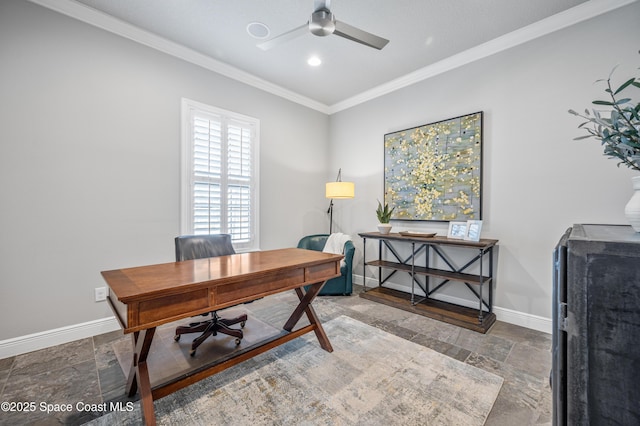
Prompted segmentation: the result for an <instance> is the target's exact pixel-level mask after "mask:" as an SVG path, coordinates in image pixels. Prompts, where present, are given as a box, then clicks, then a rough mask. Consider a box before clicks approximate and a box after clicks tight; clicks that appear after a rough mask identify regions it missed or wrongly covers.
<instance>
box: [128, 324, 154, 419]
mask: <svg viewBox="0 0 640 426" xmlns="http://www.w3.org/2000/svg"><path fill="white" fill-rule="evenodd" d="M155 332H156V328H155V327H152V328H149V329H147V330H142V331H136V332H135V333H133V364H132V365H131V370H130V371H129V378H128V380H127V394H128V396H129V397H132V396H134V395H135V394H136V391H138V390H140V408H141V411H142V419H143V420H144V422H145V424H146V425H149V426H152V425H155V424H156V416H155V413H154V411H153V396H152V395H151V382H150V380H149V370H148V368H147V355H149V348H151V342H152V341H153V335H154V334H155Z"/></svg>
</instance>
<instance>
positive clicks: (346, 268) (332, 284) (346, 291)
mask: <svg viewBox="0 0 640 426" xmlns="http://www.w3.org/2000/svg"><path fill="white" fill-rule="evenodd" d="M327 238H329V235H328V234H317V235H308V236H306V237H304V238H302V239H301V240H300V242H298V248H303V249H307V250H315V251H322V249H324V245H325V243H326V242H327ZM355 251H356V248H355V247H354V246H353V242H352V241H347V242H346V243H345V244H344V264H342V265H341V266H340V273H341V274H342V276H340V277H336V278H332V279H330V280H329V281H327V283H326V284H325V285H324V287H322V290H321V291H320V293H318V294H319V295H324V296H328V295H343V296H348V295H350V294H351V292H352V289H353V254H354V253H355Z"/></svg>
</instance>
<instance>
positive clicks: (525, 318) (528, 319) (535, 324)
mask: <svg viewBox="0 0 640 426" xmlns="http://www.w3.org/2000/svg"><path fill="white" fill-rule="evenodd" d="M353 282H354V283H355V284H359V285H362V282H363V281H362V275H355V274H354V276H353ZM377 286H378V280H377V279H373V278H367V287H371V288H373V287H377ZM385 287H388V288H392V289H395V290H399V291H405V292H406V291H410V290H407V287H405V286H402V285H399V284H395V283H385ZM416 294H418V292H416ZM434 299H436V300H440V301H442V302H447V303H453V304H456V305H460V306H465V307H467V308H475V309H477V308H478V302H477V301H476V302H473V301H470V300H466V299H461V298H458V297H454V296H448V295H446V294H442V295H438V296H437V297H434ZM493 313H495V314H496V319H497V320H499V321H503V322H506V323H509V324H514V325H519V326H521V327H526V328H530V329H532V330H537V331H541V332H543V333H548V334H551V333H552V330H553V326H552V323H551V318H544V317H540V316H537V315H532V314H527V313H524V312H518V311H514V310H511V309H506V308H501V307H499V306H495V305H494V306H493Z"/></svg>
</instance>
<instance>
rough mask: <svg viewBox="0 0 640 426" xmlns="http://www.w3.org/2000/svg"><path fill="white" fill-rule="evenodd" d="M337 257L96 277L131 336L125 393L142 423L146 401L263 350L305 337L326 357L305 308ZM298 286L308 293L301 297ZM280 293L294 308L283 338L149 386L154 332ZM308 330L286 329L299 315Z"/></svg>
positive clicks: (324, 341)
mask: <svg viewBox="0 0 640 426" xmlns="http://www.w3.org/2000/svg"><path fill="white" fill-rule="evenodd" d="M341 259H342V255H336V254H329V253H322V252H317V251H311V250H303V249H297V248H291V249H280V250H269V251H262V252H253V253H242V254H234V255H230V256H220V257H213V258H207V259H196V260H188V261H184V262H173V263H165V264H160V265H151V266H141V267H135V268H127V269H117V270H113V271H103V272H101V274H102V277H103V278H104V280H105V281H106V282H107V285H108V286H109V294H108V296H107V299H108V301H109V304H110V305H111V308H112V309H113V311H114V313H115V315H116V317H117V318H118V320H119V322H120V325H121V326H122V328H123V329H124V332H125V333H133V364H132V367H131V371H130V372H129V376H128V381H127V393H128V395H129V396H134V395H135V394H136V392H137V391H139V392H140V401H141V411H142V416H143V420H144V421H145V423H146V424H149V425H155V414H154V411H153V400H154V399H159V398H162V397H163V396H166V395H168V394H170V393H172V392H175V391H177V390H179V389H182V388H184V387H185V386H188V385H190V384H192V383H195V382H197V381H199V380H201V379H204V378H206V377H209V376H211V375H212V374H215V373H218V372H220V371H222V370H225V369H227V368H229V367H232V366H233V365H236V364H238V363H240V362H242V361H244V360H247V359H249V358H252V357H254V356H256V355H258V354H261V353H263V352H266V351H268V350H269V349H272V348H274V347H276V346H279V345H281V344H283V343H286V342H288V341H290V340H292V339H295V338H297V337H299V336H301V335H303V334H306V333H308V332H310V331H313V332H315V334H316V337H317V338H318V342H319V343H320V346H321V347H322V348H323V349H324V350H326V351H328V352H332V351H333V348H332V347H331V343H330V342H329V338H328V337H327V335H326V334H325V332H324V329H323V328H322V325H321V324H320V320H319V319H318V317H317V315H316V313H315V311H314V309H313V306H311V302H312V301H313V299H314V298H315V297H316V295H317V294H318V292H319V291H320V290H321V289H322V286H323V285H324V283H325V282H326V281H327V280H328V279H331V278H334V277H337V276H339V275H340V260H341ZM304 286H310V287H309V288H308V291H305V290H304V288H302V287H304ZM286 290H295V291H296V293H297V295H298V298H299V300H300V303H299V304H298V306H297V307H296V308H295V310H294V311H293V313H292V314H291V316H290V317H289V319H288V320H287V322H286V323H285V325H284V326H283V331H282V332H281V333H280V334H279V335H277V336H275V337H272V338H270V339H268V340H266V341H264V342H260V343H258V344H254V345H251V346H249V347H248V348H245V349H243V350H240V351H238V352H237V353H236V354H235V355H234V356H233V357H230V358H225V359H223V360H222V361H219V362H216V363H212V364H210V365H207V366H206V367H204V368H200V369H198V370H196V371H193V372H189V373H188V374H185V375H183V376H181V377H178V378H176V379H174V380H172V381H170V382H168V383H162V384H159V385H157V386H154V387H153V388H152V387H151V383H150V380H149V371H148V366H147V356H148V354H149V348H150V347H151V342H152V340H153V336H154V333H155V330H156V327H157V326H159V325H162V324H165V323H168V322H172V321H176V320H179V319H181V318H188V317H191V316H194V315H198V314H203V313H206V312H210V311H214V310H218V309H223V308H226V307H229V306H233V305H236V304H238V303H243V302H249V301H252V300H255V299H258V298H261V297H265V296H269V295H271V294H275V293H279V292H282V291H286ZM303 313H304V314H306V315H307V318H308V319H309V322H310V324H309V325H308V326H306V327H302V328H299V329H297V330H293V328H294V327H295V325H296V324H297V323H298V321H299V320H300V318H301V317H302V315H303Z"/></svg>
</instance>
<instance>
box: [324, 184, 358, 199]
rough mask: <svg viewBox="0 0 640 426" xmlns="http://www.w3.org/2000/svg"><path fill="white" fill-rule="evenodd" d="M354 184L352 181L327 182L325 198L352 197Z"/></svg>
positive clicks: (354, 189)
mask: <svg viewBox="0 0 640 426" xmlns="http://www.w3.org/2000/svg"><path fill="white" fill-rule="evenodd" d="M355 194H356V186H355V185H354V184H353V182H327V185H326V188H325V196H326V197H327V198H353V197H354V196H355Z"/></svg>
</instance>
